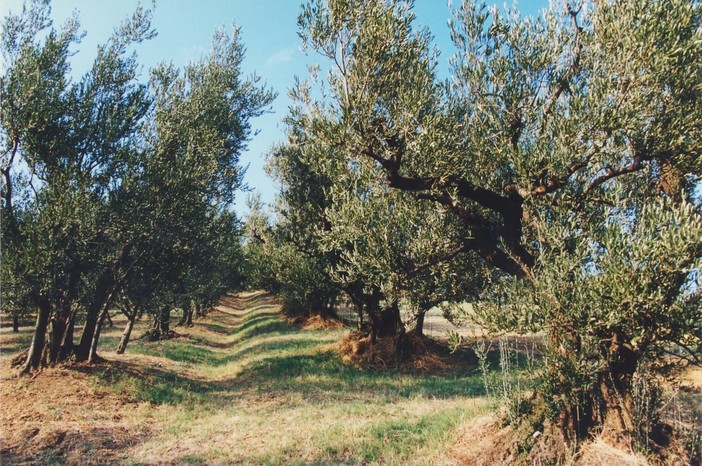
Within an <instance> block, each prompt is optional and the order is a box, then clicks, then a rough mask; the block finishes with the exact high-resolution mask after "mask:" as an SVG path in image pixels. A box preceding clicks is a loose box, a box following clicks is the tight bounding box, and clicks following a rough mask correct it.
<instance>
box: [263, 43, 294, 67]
mask: <svg viewBox="0 0 702 466" xmlns="http://www.w3.org/2000/svg"><path fill="white" fill-rule="evenodd" d="M296 50H297V49H296V48H295V47H285V48H284V49H280V50H278V51H277V52H275V53H274V54H273V55H271V56H270V57H268V60H266V68H273V67H275V66H277V65H281V64H283V63H287V62H289V61H291V60H292V59H293V55H294V54H295V51H296Z"/></svg>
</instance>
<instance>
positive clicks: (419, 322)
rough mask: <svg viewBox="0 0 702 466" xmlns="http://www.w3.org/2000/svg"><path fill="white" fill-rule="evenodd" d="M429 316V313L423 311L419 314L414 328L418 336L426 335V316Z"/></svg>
mask: <svg viewBox="0 0 702 466" xmlns="http://www.w3.org/2000/svg"><path fill="white" fill-rule="evenodd" d="M426 314H427V311H421V312H420V313H419V314H417V324H416V325H415V326H414V333H416V334H417V335H420V336H422V335H424V316H425V315H426Z"/></svg>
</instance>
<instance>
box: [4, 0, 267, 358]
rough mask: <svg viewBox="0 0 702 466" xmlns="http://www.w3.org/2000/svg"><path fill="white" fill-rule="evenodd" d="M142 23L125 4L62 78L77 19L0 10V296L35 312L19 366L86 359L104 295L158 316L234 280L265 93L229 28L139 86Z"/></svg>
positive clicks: (45, 9)
mask: <svg viewBox="0 0 702 466" xmlns="http://www.w3.org/2000/svg"><path fill="white" fill-rule="evenodd" d="M150 21H151V12H150V11H148V10H145V9H143V8H141V7H139V8H138V9H137V10H136V11H135V12H134V14H133V15H132V16H131V17H130V18H127V20H125V21H124V22H123V23H122V24H121V25H120V26H119V27H118V28H116V29H115V31H114V33H113V34H112V36H111V37H110V38H109V39H108V41H107V42H106V43H105V44H103V45H101V46H100V47H98V49H97V52H96V58H95V61H94V63H93V66H92V67H91V68H90V70H89V71H88V72H87V73H86V74H85V75H83V76H82V77H80V78H78V79H77V80H76V81H74V80H73V79H72V78H71V70H70V56H71V53H72V52H71V47H72V46H73V45H75V44H77V43H78V42H79V40H80V37H81V35H80V34H79V33H78V30H79V24H78V20H77V17H75V16H74V17H72V18H71V19H70V20H68V21H67V23H66V24H65V25H64V26H63V27H62V28H60V29H59V30H57V29H56V28H54V26H53V25H52V22H51V20H50V5H49V2H48V1H44V0H35V1H33V2H31V3H29V4H28V5H25V7H24V9H23V11H22V13H20V14H17V15H12V14H11V15H9V16H8V17H7V18H5V20H4V23H3V29H2V53H3V57H4V59H5V62H6V64H7V67H6V69H5V71H4V75H3V79H2V95H3V99H2V130H1V132H0V138H1V139H0V142H1V143H2V175H3V185H2V188H3V189H2V200H3V214H2V215H3V222H2V223H3V243H4V244H3V251H2V255H3V279H5V278H6V277H12V279H8V280H7V281H5V280H3V285H4V286H3V295H4V297H6V296H7V297H8V298H9V300H10V301H11V302H13V303H21V305H30V306H34V307H36V308H38V309H39V310H38V317H37V325H36V329H35V334H34V340H33V343H32V347H31V348H30V351H29V355H28V357H27V361H26V364H25V370H31V369H35V368H37V367H38V366H39V365H40V364H42V363H43V362H46V363H50V364H52V363H55V362H57V361H60V360H63V359H66V358H68V357H72V356H74V357H76V358H77V359H79V360H83V359H89V358H93V357H94V355H95V349H96V347H97V341H98V338H99V334H100V328H101V326H102V322H103V321H104V319H105V318H106V315H107V312H108V309H109V307H110V306H112V305H114V304H118V303H128V304H129V306H128V307H130V308H131V307H136V308H137V309H138V310H139V312H143V311H148V312H152V313H154V314H156V313H157V312H158V313H159V315H160V316H163V315H164V314H166V315H167V314H169V313H170V310H171V309H172V308H175V307H178V308H182V309H184V311H185V312H187V311H188V310H189V309H190V308H191V306H196V307H198V308H200V307H202V306H210V305H212V304H213V303H214V302H215V301H216V300H217V298H218V297H219V296H221V295H222V294H223V293H225V292H226V291H227V290H228V289H230V288H232V287H236V286H237V282H238V280H239V278H238V274H239V272H237V271H236V270H235V268H236V267H238V266H240V262H241V259H240V256H241V253H240V245H239V233H238V221H237V219H236V217H235V216H234V215H232V214H231V213H230V208H231V204H232V202H233V199H234V193H235V192H236V190H237V189H239V188H240V187H241V176H242V169H241V167H240V165H239V155H240V153H241V151H242V150H243V149H244V148H245V147H246V142H247V141H248V139H249V137H250V135H251V127H250V123H249V120H250V119H251V118H253V117H255V116H257V115H259V114H260V113H261V112H262V111H263V110H264V109H265V107H266V106H267V105H268V104H269V103H270V101H271V100H272V98H273V94H272V93H271V92H270V91H267V90H265V89H263V88H262V87H261V86H260V85H259V83H258V78H256V77H253V78H250V79H245V78H243V77H242V76H241V71H240V67H241V61H242V59H243V54H244V49H243V46H242V45H241V42H240V39H239V30H238V29H237V28H234V29H233V32H232V33H231V34H228V33H226V32H225V31H224V30H221V31H218V32H217V33H215V35H214V38H213V46H212V50H211V51H210V53H209V54H208V55H206V56H205V57H203V58H202V60H200V61H198V62H195V63H193V64H191V65H189V66H188V67H186V68H185V69H184V70H183V71H182V72H181V71H178V70H176V69H175V68H174V67H173V66H172V65H168V64H163V65H161V66H159V67H158V68H157V69H155V70H153V72H152V75H151V80H150V82H149V83H148V84H147V83H144V82H142V80H141V79H140V76H139V74H138V71H139V65H138V62H137V57H136V54H135V53H133V52H132V50H133V48H134V47H136V46H137V45H138V44H139V43H140V42H142V41H144V40H148V39H150V38H152V37H153V36H154V35H155V32H154V31H153V30H152V28H151V25H150ZM17 305H19V304H17ZM131 315H132V314H130V319H131V321H132V322H133V319H132V318H131ZM79 320H83V321H84V324H83V330H82V335H81V337H80V342H79V343H74V338H73V332H74V327H75V325H76V324H77V322H79ZM161 321H162V322H163V319H161ZM47 329H48V340H47V338H46V336H45V335H46V334H47ZM45 342H46V344H45Z"/></svg>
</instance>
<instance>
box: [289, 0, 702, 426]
mask: <svg viewBox="0 0 702 466" xmlns="http://www.w3.org/2000/svg"><path fill="white" fill-rule="evenodd" d="M412 6H413V5H412V2H402V1H384V0H368V1H364V2H349V1H343V0H333V1H332V0H329V1H324V0H315V1H310V2H308V3H307V4H306V5H305V6H304V8H303V12H302V14H301V15H300V17H299V25H300V30H301V32H300V34H301V37H302V40H303V44H304V45H305V46H306V47H308V48H309V49H311V50H312V51H313V52H316V53H317V54H318V56H319V57H320V59H321V66H318V67H316V68H314V67H313V68H312V70H311V71H312V73H311V75H310V79H309V80H306V81H302V82H300V83H299V84H298V85H297V86H296V88H295V89H294V90H293V91H292V95H293V97H294V98H296V101H297V106H296V107H295V108H293V110H292V111H291V114H290V117H289V120H288V125H289V128H290V131H289V140H288V146H287V147H286V148H285V150H283V151H280V152H279V153H278V154H277V156H278V158H279V159H281V160H283V161H280V160H278V161H277V162H276V167H277V170H278V172H279V173H283V175H282V176H281V179H282V180H283V184H284V188H283V198H284V199H286V196H287V195H288V194H289V193H290V192H291V191H293V190H294V191H295V192H298V189H297V188H295V186H296V184H295V181H294V179H291V178H290V176H291V175H290V173H293V172H294V169H292V168H291V167H292V166H293V165H292V162H290V161H291V160H296V161H297V160H302V161H304V164H305V167H307V170H308V171H313V172H314V173H315V176H316V177H318V179H324V180H328V181H327V183H326V184H325V185H324V190H323V194H324V196H323V198H324V199H325V200H326V201H325V202H326V204H325V205H324V206H323V208H320V209H317V212H318V214H317V218H318V219H323V221H322V220H320V221H321V222H322V223H321V224H320V223H317V225H320V227H318V228H317V229H316V230H315V231H316V237H317V238H319V241H318V243H317V244H316V246H315V251H316V252H315V254H319V251H324V252H331V251H333V252H334V258H335V259H334V261H333V262H331V263H329V264H328V270H329V272H328V273H329V275H330V276H331V277H332V278H333V280H334V282H335V283H339V284H341V286H342V288H344V289H350V285H356V286H357V287H358V288H357V289H359V290H361V291H360V296H361V298H363V297H366V298H367V297H369V296H372V297H373V299H375V301H376V302H384V303H385V304H384V306H390V305H396V304H397V302H398V299H405V300H407V301H409V302H410V303H414V305H420V306H421V305H428V304H431V303H433V302H437V301H440V300H441V299H442V297H443V299H446V300H453V301H459V302H460V301H462V300H479V301H480V302H481V303H482V304H481V306H480V308H481V309H482V311H483V312H481V315H482V317H483V319H484V322H485V323H486V324H489V325H491V326H492V327H493V328H495V329H497V330H501V331H504V330H516V331H519V332H526V331H539V332H543V334H544V335H545V338H546V341H547V343H548V344H547V348H548V354H549V357H548V358H547V367H546V369H545V373H544V381H545V382H544V385H543V387H542V391H541V395H542V396H543V397H545V398H546V399H547V402H548V403H552V404H553V405H554V406H558V409H557V410H556V411H557V412H558V413H560V416H561V417H560V422H561V426H562V427H563V428H564V429H568V430H573V431H577V432H576V433H577V434H578V435H585V433H587V432H588V429H589V428H590V427H592V426H599V425H602V424H605V425H608V426H613V427H614V428H615V429H619V430H622V431H628V432H631V431H632V430H634V424H635V421H633V418H632V415H631V403H630V401H631V400H630V395H631V390H632V383H633V379H634V373H635V372H637V371H638V373H641V372H643V370H644V368H646V369H647V370H652V371H653V374H661V369H662V366H664V365H666V364H664V360H663V359H662V351H682V353H684V354H685V356H686V358H688V359H692V360H697V359H698V358H699V354H700V346H699V340H698V339H699V329H698V328H697V327H698V325H697V323H696V322H699V309H700V305H699V283H698V281H697V280H698V277H699V271H700V270H699V259H700V250H699V232H698V229H699V215H700V212H699V205H697V204H695V203H694V202H692V201H690V199H694V191H695V187H696V186H698V184H697V183H698V181H699V175H700V160H702V159H701V157H700V154H701V151H702V146H701V145H700V141H701V140H702V139H700V137H699V132H700V129H701V128H702V113H701V111H702V105H701V104H702V85H700V83H702V67H701V66H700V62H699V59H698V57H699V56H702V55H701V53H702V50H701V49H700V48H701V47H702V41H701V40H700V38H701V37H702V11H701V9H700V5H699V3H698V2H689V1H684V0H674V1H654V0H627V1H622V2H607V1H604V0H603V1H594V2H565V4H564V5H563V6H561V7H553V8H552V9H550V10H547V11H545V12H544V13H543V14H542V15H541V16H539V17H536V18H532V17H528V18H522V17H520V15H519V14H518V12H517V11H516V10H515V9H513V8H506V9H504V10H499V9H497V8H488V7H487V6H485V5H484V4H476V3H474V2H470V1H465V2H461V4H460V5H459V6H458V7H457V8H456V9H455V11H454V15H453V19H452V21H451V23H450V28H451V36H452V39H453V42H454V44H455V47H456V54H455V55H454V56H453V57H452V58H451V65H452V70H451V76H450V77H449V78H448V79H446V80H445V81H442V80H441V79H439V78H438V76H437V73H436V63H437V52H436V51H435V50H434V48H433V47H432V44H431V36H430V34H429V32H428V31H427V30H426V29H423V28H420V27H418V26H417V25H416V24H415V23H416V22H415V18H414V15H413V13H412ZM306 176H312V175H306ZM310 194H311V193H310ZM300 195H304V190H299V194H298V195H297V197H299V196H300ZM297 197H296V199H297ZM307 202H308V203H309V202H313V201H307ZM302 205H305V203H304V202H301V201H299V200H296V201H295V203H289V204H288V206H289V208H290V211H291V212H290V213H288V215H287V216H288V218H294V217H295V216H296V215H301V214H299V212H306V211H305V210H304V208H301V207H300V206H302ZM673 225H676V226H677V228H673ZM457 277H461V279H459V280H456V278H457ZM651 329H655V330H651ZM678 361H680V360H678ZM665 362H666V363H667V362H669V361H668V360H665ZM564 364H565V365H567V366H569V367H570V369H568V370H565V369H564V367H565V366H563V365H564Z"/></svg>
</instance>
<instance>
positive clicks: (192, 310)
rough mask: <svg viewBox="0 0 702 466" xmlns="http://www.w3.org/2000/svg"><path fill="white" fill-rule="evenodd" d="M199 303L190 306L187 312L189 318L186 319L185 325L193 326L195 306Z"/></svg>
mask: <svg viewBox="0 0 702 466" xmlns="http://www.w3.org/2000/svg"><path fill="white" fill-rule="evenodd" d="M197 306H198V305H197V304H196V305H195V306H189V307H188V313H187V318H186V319H185V325H186V326H187V327H192V326H193V312H194V309H193V308H197Z"/></svg>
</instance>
